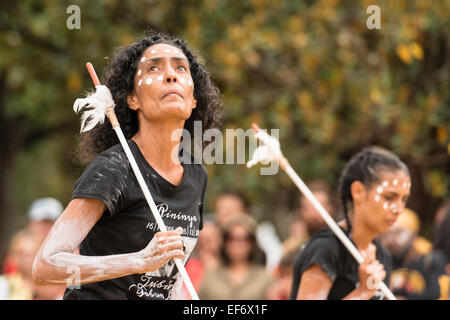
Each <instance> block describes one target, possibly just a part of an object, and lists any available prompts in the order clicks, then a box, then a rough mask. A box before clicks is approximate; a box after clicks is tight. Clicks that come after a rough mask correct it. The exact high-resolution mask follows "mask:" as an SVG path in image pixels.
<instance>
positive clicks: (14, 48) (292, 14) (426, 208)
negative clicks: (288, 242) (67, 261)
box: [0, 0, 450, 249]
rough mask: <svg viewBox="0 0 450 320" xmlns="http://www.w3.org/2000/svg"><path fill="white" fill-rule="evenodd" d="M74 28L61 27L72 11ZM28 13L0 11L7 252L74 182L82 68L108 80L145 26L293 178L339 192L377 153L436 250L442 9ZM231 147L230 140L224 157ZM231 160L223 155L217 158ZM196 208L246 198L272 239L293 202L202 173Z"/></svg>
mask: <svg viewBox="0 0 450 320" xmlns="http://www.w3.org/2000/svg"><path fill="white" fill-rule="evenodd" d="M71 4H76V5H78V6H79V7H80V9H81V29H79V30H77V29H74V30H69V29H68V28H67V26H66V20H67V19H68V18H69V16H70V14H68V13H66V9H67V7H68V6H69V5H71ZM371 4H372V3H371V1H359V2H356V1H350V0H347V1H337V0H333V1H329V0H326V1H325V0H322V1H320V0H319V1H281V0H272V1H269V0H241V1H226V0H200V1H198V0H195V1H194V0H175V1H158V0H147V1H131V0H104V1H87V0H84V1H64V0H60V1H50V0H44V1H42V0H23V1H8V2H2V3H1V5H0V8H1V10H0V130H1V133H0V192H1V194H0V226H1V230H0V232H1V233H0V237H1V239H0V240H1V247H2V249H4V248H5V246H6V245H7V240H8V239H9V237H10V236H11V234H12V233H13V232H14V231H15V230H16V229H17V228H19V227H20V226H22V225H23V224H24V223H25V220H26V211H27V209H28V206H29V205H30V203H31V202H32V201H33V200H34V199H35V198H37V197H42V196H54V197H56V198H59V199H60V200H61V201H62V202H63V203H64V204H67V203H68V202H69V201H70V197H71V192H72V187H73V184H74V182H75V180H76V179H77V177H78V176H79V175H80V173H81V172H82V169H83V168H82V167H81V166H80V165H78V164H77V163H76V162H74V161H73V154H72V152H73V151H74V146H75V141H76V135H77V133H78V130H79V122H78V118H77V117H76V116H75V114H74V113H73V111H72V105H73V102H74V100H75V99H76V98H78V97H80V96H81V94H82V92H83V91H86V90H89V89H91V88H92V84H91V80H90V79H89V77H88V74H87V72H86V70H85V67H84V64H85V62H86V61H88V60H89V61H91V62H93V64H94V66H96V68H97V70H98V71H99V72H100V70H102V69H103V67H104V66H105V65H106V64H107V62H108V57H109V56H111V54H112V52H113V50H114V48H116V47H118V46H123V45H127V44H129V43H131V42H132V41H133V40H134V39H135V37H136V36H138V35H142V34H143V33H144V32H145V30H148V29H150V28H153V29H155V30H158V31H161V32H168V33H171V34H175V35H177V36H179V37H181V38H185V39H187V40H188V42H189V44H190V46H191V47H193V48H195V49H196V50H197V51H198V52H199V54H200V56H201V57H202V58H203V60H204V61H205V62H206V65H207V67H208V68H209V70H210V71H211V72H212V74H213V77H214V80H215V81H216V83H217V84H218V85H219V87H220V89H221V91H222V93H223V99H224V129H227V128H231V129H232V128H244V130H246V129H247V128H249V127H250V125H251V123H252V122H257V123H258V124H259V125H260V126H261V127H263V128H279V129H280V141H281V146H282V149H283V152H284V153H285V155H286V156H287V158H288V159H289V160H290V162H291V164H292V166H293V167H294V168H295V169H296V170H297V171H298V172H299V174H300V176H302V178H303V179H305V180H306V181H308V180H309V179H313V178H323V179H326V180H327V181H328V182H329V183H330V185H331V186H332V187H333V189H334V190H336V187H337V180H338V177H339V173H340V172H341V170H342V168H343V166H344V164H345V162H346V161H347V160H348V159H349V158H350V157H351V155H353V154H354V153H355V152H357V151H359V150H360V149H361V148H363V147H365V146H368V145H372V144H377V145H380V146H383V147H386V148H388V149H390V150H392V151H393V152H395V153H396V154H398V155H399V156H400V157H401V158H402V159H403V160H404V161H405V162H406V163H407V164H408V166H409V168H410V170H411V173H412V179H413V180H412V181H413V187H412V195H411V198H410V200H409V202H408V206H409V207H410V208H412V209H413V210H415V211H416V212H417V213H418V214H419V215H420V217H421V219H422V222H423V230H422V233H423V234H424V235H426V236H428V237H432V219H433V215H434V213H435V210H436V208H437V206H438V205H439V204H440V203H441V202H442V200H443V199H446V198H448V196H449V194H450V192H449V189H450V188H449V186H450V173H449V171H450V170H449V167H450V157H449V153H450V125H449V123H450V106H449V105H450V95H449V91H448V88H449V86H450V81H449V75H450V38H449V34H450V32H449V31H450V19H449V17H450V12H449V11H450V1H448V0H444V1H427V0H412V1H406V0H398V1H389V2H388V1H382V2H381V1H378V2H377V4H378V5H379V6H380V8H381V29H379V30H377V29H375V30H369V29H368V28H367V27H366V19H367V18H368V16H369V14H367V13H366V8H367V7H368V6H369V5H371ZM230 145H231V143H230V141H228V142H227V143H225V148H228V147H229V146H230ZM225 152H226V150H225ZM206 167H207V170H208V172H209V185H208V190H207V197H208V198H207V199H208V203H207V211H210V210H211V204H212V199H214V197H215V196H216V195H217V194H218V193H219V192H221V191H222V190H224V189H233V188H234V189H237V190H240V191H243V192H244V193H245V194H247V196H248V197H249V198H250V200H251V201H252V202H253V204H254V207H253V208H254V213H255V215H256V216H257V217H258V218H259V219H269V220H272V221H273V222H275V224H276V225H277V227H278V229H279V231H280V233H283V232H285V227H286V225H287V223H289V219H290V218H291V217H292V214H293V210H295V204H296V200H297V197H298V196H299V194H298V191H297V189H296V188H295V187H294V185H293V184H292V183H291V182H290V180H289V178H288V177H287V176H286V175H284V174H283V173H280V174H278V175H276V176H260V175H259V168H255V169H251V170H248V169H247V168H246V167H245V165H208V166H206Z"/></svg>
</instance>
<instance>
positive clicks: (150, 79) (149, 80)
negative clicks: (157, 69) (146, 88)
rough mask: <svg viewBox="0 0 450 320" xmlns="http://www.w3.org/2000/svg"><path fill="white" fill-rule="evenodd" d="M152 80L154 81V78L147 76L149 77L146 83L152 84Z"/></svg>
mask: <svg viewBox="0 0 450 320" xmlns="http://www.w3.org/2000/svg"><path fill="white" fill-rule="evenodd" d="M152 82H153V80H152V78H147V79H146V80H145V84H146V85H149V84H152Z"/></svg>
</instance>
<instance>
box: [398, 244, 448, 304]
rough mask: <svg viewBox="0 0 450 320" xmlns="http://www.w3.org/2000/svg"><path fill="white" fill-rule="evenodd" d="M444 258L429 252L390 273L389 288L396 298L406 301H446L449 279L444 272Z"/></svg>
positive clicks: (439, 254)
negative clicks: (399, 297) (402, 298)
mask: <svg viewBox="0 0 450 320" xmlns="http://www.w3.org/2000/svg"><path fill="white" fill-rule="evenodd" d="M444 259H445V258H444V256H443V255H442V254H441V253H440V252H438V251H431V252H430V253H428V254H427V255H423V256H421V257H419V258H418V259H413V260H410V261H408V262H406V263H405V264H404V265H402V266H398V267H397V268H395V269H394V270H393V271H392V276H391V287H392V291H393V293H394V294H395V295H396V296H402V297H404V298H406V299H407V300H436V299H442V300H447V299H448V298H449V288H450V287H449V286H450V277H449V276H448V275H447V274H446V272H445V260H444Z"/></svg>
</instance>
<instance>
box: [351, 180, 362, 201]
mask: <svg viewBox="0 0 450 320" xmlns="http://www.w3.org/2000/svg"><path fill="white" fill-rule="evenodd" d="M350 192H351V193H352V198H353V201H354V202H359V203H361V202H362V201H364V199H365V198H366V187H365V186H364V184H362V183H361V182H360V181H353V183H352V185H351V186H350Z"/></svg>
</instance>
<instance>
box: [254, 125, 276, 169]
mask: <svg viewBox="0 0 450 320" xmlns="http://www.w3.org/2000/svg"><path fill="white" fill-rule="evenodd" d="M255 138H256V139H259V140H261V141H262V142H263V143H264V145H261V146H259V147H258V148H256V150H255V152H254V153H253V156H252V159H251V160H250V161H248V162H247V168H251V167H252V166H254V165H255V164H258V163H259V162H260V163H262V164H264V165H266V164H269V163H270V162H272V161H277V160H278V159H279V158H280V156H281V149H280V142H279V141H278V140H277V139H276V138H274V137H272V136H270V135H269V134H268V133H267V132H265V131H262V130H259V131H258V132H257V133H256V134H255Z"/></svg>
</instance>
